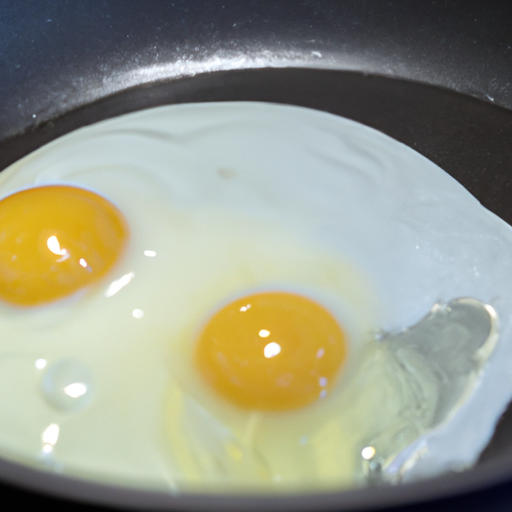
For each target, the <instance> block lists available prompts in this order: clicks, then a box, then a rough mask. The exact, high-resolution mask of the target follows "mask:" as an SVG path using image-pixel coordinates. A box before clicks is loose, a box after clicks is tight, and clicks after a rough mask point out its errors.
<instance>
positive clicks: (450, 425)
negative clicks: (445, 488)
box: [0, 103, 512, 491]
mask: <svg viewBox="0 0 512 512" xmlns="http://www.w3.org/2000/svg"><path fill="white" fill-rule="evenodd" d="M46 185H66V186H71V187H79V188H81V189H83V190H87V191H90V192H93V193H95V194H98V195H99V196H101V197H102V198H103V199H105V200H107V201H108V202H109V204H112V205H113V207H114V208H115V209H116V211H119V212H120V214H121V215H122V218H123V219H124V221H125V222H126V226H127V229H128V232H129V241H128V242H126V244H125V245H123V249H122V254H121V255H120V257H119V258H117V259H116V262H115V264H113V265H112V266H111V267H110V270H109V271H108V272H106V273H105V275H104V277H103V278H102V279H100V280H98V281H97V282H95V283H93V284H91V285H87V287H86V288H85V290H86V291H85V292H83V293H82V292H77V293H76V294H75V295H73V296H72V297H71V298H69V297H68V298H63V299H62V300H60V299H56V300H52V301H51V302H50V303H45V304H44V305H37V304H36V305H35V306H34V307H32V306H31V307H13V305H12V304H9V303H8V302H6V301H3V302H2V301H0V323H1V326H2V333H3V336H2V342H1V344H0V389H9V393H0V455H1V456H3V457H6V458H8V459H11V460H14V461H17V462H21V463H23V464H28V465H31V466H34V467H36V468H40V469H49V470H56V471H59V472H62V473H63V474H68V475H73V476H78V477H80V478H86V479H92V480H99V481H101V482H111V483H115V484H121V485H130V486H136V487H144V488H151V489H160V490H164V491H165V490H167V489H169V488H173V489H176V488H177V489H189V488H193V489H195V490H217V491H224V490H237V489H238V490H240V489H248V488H252V489H257V490H261V491H266V490H270V489H272V490H276V489H277V490H283V491H284V490H286V491H288V490H293V489H300V490H304V489H307V488H312V489H321V488H325V487H329V488H346V487H351V486H354V485H361V484H362V485H365V484H366V483H368V481H369V480H372V479H373V478H374V477H375V475H376V474H377V473H378V472H379V471H381V472H382V471H384V472H388V474H389V475H391V474H392V473H393V471H394V473H393V474H394V475H396V474H400V478H401V479H402V478H403V479H405V480H407V479H413V478H419V477H424V476H431V475H435V474H438V473H440V472H443V471H447V470H449V469H450V468H451V467H452V465H453V463H454V461H455V462H456V463H457V464H458V465H459V467H460V465H461V464H463V465H465V466H468V467H469V466H471V464H473V463H474V462H475V461H476V459H477V458H478V455H479V453H480V451H481V450H482V449H483V447H484V446H485V444H486V443H487V442H488V440H489V439H490V437H491V435H492V432H493V428H494V425H495V423H496V421H497V418H498V417H499V415H500V414H501V412H502V411H503V409H504V407H505V405H506V404H507V402H508V400H509V399H510V397H511V396H512V389H511V387H510V386H507V385H503V383H504V382H512V380H511V377H512V375H510V373H511V372H512V370H510V369H509V368H508V367H507V366H506V365H505V364H504V361H505V360H506V358H505V357H503V356H504V354H506V353H507V351H508V350H510V346H509V344H510V340H511V339H512V336H511V333H510V330H511V321H510V320H509V319H510V318H512V317H511V315H510V304H512V291H511V290H510V289H509V288H510V287H509V286H508V285H507V283H508V282H509V281H510V278H511V277H512V276H511V274H512V269H511V267H510V264H509V261H508V260H507V258H506V257H505V256H503V255H507V254H510V252H511V251H512V231H511V229H510V227H509V226H508V225H506V224H505V223H504V222H502V221H501V220H500V219H498V218H496V217H495V216H494V215H492V214H491V213H489V212H488V211H487V210H485V209H484V208H483V207H482V206H481V205H480V204H479V203H478V202H477V201H476V200H475V199H474V198H473V197H472V196H471V195H470V194H469V193H468V192H467V191H466V190H465V189H464V188H463V187H462V186H460V184H458V183H457V182H455V181H454V180H453V179H452V178H451V177H450V176H448V175H447V174H446V173H444V171H442V170H441V169H439V168H438V167H437V166H436V165H434V164H433V163H432V162H430V161H428V160H426V159H425V158H424V157H422V156H420V155H419V154H417V153H416V152H414V151H413V150H411V149H410V148H408V147H406V146H404V145H402V144H400V143H398V142H397V141H395V140H393V139H391V138H389V137H387V136H385V135H383V134H381V133H379V132H376V131H375V130H372V129H370V128H368V127H365V126H363V125H360V124H358V123H355V122H353V121H349V120H347V119H343V118H340V117H337V116H333V115H330V114H326V113H322V112H318V111H313V110H308V109H304V108H299V107H292V106H280V105H271V104H264V103H219V104H214V103H212V104H194V105H175V106H167V107H159V108H155V109H150V110H147V111H142V112H138V113H134V114H129V115H125V116H122V117H119V118H116V119H112V120H108V121H104V122H101V123H98V124H96V125H92V126H89V127H86V128H82V129H80V130H77V131H76V132H74V133H71V134H69V135H66V136H64V137H62V138H60V139H58V140H56V141H54V142H52V143H50V144H48V145H47V146H45V147H43V148H41V149H39V150H37V151H36V152H34V153H33V154H31V155H29V156H27V157H25V158H24V159H22V160H20V161H19V162H17V163H15V164H13V165H12V166H10V167H9V168H8V169H6V170H5V171H3V172H2V173H0V197H4V198H8V197H11V196H14V192H17V191H20V190H32V189H33V188H34V187H35V188H38V187H45V186H46ZM0 207H1V201H0ZM0 211H1V208H0ZM44 243H45V244H46V245H45V247H44V249H45V251H47V253H48V255H50V256H52V255H53V256H52V257H55V258H57V259H58V258H61V257H65V256H66V254H67V253H66V252H64V251H67V250H68V249H67V246H66V243H65V241H64V238H63V237H59V235H57V234H56V233H48V234H47V236H46V238H45V239H44ZM0 251H1V242H0ZM82 259H83V260H84V262H85V263H84V262H82ZM76 261H77V265H76V269H75V270H77V271H86V268H87V265H88V262H87V258H85V257H81V256H80V257H78V259H77V260H76ZM264 293H277V294H285V295H286V294H290V295H294V296H300V297H304V298H306V299H308V300H311V301H312V302H314V303H315V304H318V305H320V306H321V307H322V308H324V309H325V310H326V311H328V312H329V314H330V315H332V317H333V318H334V319H335V321H336V323H337V324H338V325H339V327H340V329H341V330H342V332H343V336H344V340H345V341H344V343H345V344H346V347H345V348H346V354H345V356H344V357H345V358H344V361H343V364H340V366H339V369H338V370H337V371H335V372H334V373H333V374H332V375H330V374H329V375H327V374H324V373H323V371H321V370H319V372H320V373H318V375H316V374H314V375H315V379H317V380H315V384H314V385H315V386H316V387H315V397H316V398H315V399H313V400H312V401H310V402H308V403H306V404H301V405H300V406H297V407H291V408H287V407H284V408H283V407H280V406H278V407H266V406H262V405H261V404H260V405H257V406H254V405H251V406H249V407H245V406H243V404H242V406H241V405H240V403H234V402H233V400H231V398H230V397H229V396H224V395H223V394H222V392H219V391H218V390H217V389H216V388H215V386H212V385H211V384H210V383H209V382H208V378H205V375H203V374H202V373H201V370H200V368H198V364H197V360H196V356H195V354H196V350H197V347H198V343H199V340H200V337H201V333H202V332H203V331H204V329H205V326H207V325H208V322H209V321H210V320H211V319H212V318H214V316H215V314H216V313H217V312H219V311H222V310H223V308H226V307H228V306H229V304H234V303H236V304H237V307H238V311H239V312H240V314H242V312H245V313H250V308H251V301H250V300H249V301H246V302H247V303H245V302H243V301H242V302H243V303H241V304H238V303H237V302H236V301H238V300H241V299H243V298H244V297H254V296H256V295H258V294H264ZM457 297H474V298H475V299H478V301H477V303H475V305H474V307H475V308H477V309H478V311H479V312H481V313H482V315H484V316H483V317H482V320H481V324H479V325H480V326H481V325H484V324H485V323H486V320H485V318H486V317H485V311H488V310H486V309H485V308H484V309H482V308H481V307H480V305H479V304H484V305H485V304H489V305H490V306H492V311H493V312H495V316H496V318H498V317H499V318H500V338H499V340H498V342H497V343H496V345H495V346H494V345H492V348H493V351H491V350H490V349H489V350H487V351H486V352H485V357H483V356H482V357H480V358H479V359H478V358H477V359H478V365H476V366H475V365H472V364H469V363H468V365H467V367H465V368H462V367H460V365H459V366H458V365H457V364H453V365H450V364H446V365H445V366H443V367H442V369H443V371H444V372H446V373H445V375H448V376H449V379H448V380H450V379H451V380H452V381H453V382H454V383H455V384H454V385H453V386H454V389H455V388H456V393H454V394H453V396H452V395H450V396H452V398H451V399H450V400H451V402H450V400H448V401H447V400H445V399H443V398H442V397H443V396H448V395H446V393H444V392H443V393H441V392H440V389H442V388H440V384H439V381H438V380H436V379H438V374H437V373H436V371H437V370H436V371H434V370H433V368H434V367H435V365H436V364H437V361H436V360H435V358H433V357H432V356H431V355H428V353H427V352H428V350H427V351H424V350H423V348H424V347H425V346H426V345H425V343H424V342H423V341H421V342H419V341H418V340H419V339H420V338H421V340H423V338H422V336H423V334H421V336H419V337H416V338H414V341H411V340H412V338H407V339H408V340H409V341H407V342H406V341H404V338H401V337H400V336H401V335H400V336H399V335H398V334H396V333H397V332H398V333H400V332H402V331H401V329H403V328H405V327H408V326H413V325H414V324H416V323H417V322H418V321H419V320H420V319H422V318H423V317H424V316H425V314H426V313H427V312H429V311H430V310H431V308H432V306H433V305H434V304H441V302H440V301H444V302H445V303H447V304H448V305H449V307H452V306H453V308H452V309H454V311H455V312H458V311H459V310H458V309H457V305H458V304H459V303H451V302H449V301H451V300H452V299H455V298H457ZM480 301H481V302H480ZM450 304H451V305H450ZM490 306H489V307H490ZM243 308H245V309H243ZM459 312H460V311H459ZM443 314H444V313H443ZM457 314H458V313H457ZM461 314H462V313H461ZM278 316H279V315H278ZM469 316H473V315H472V314H470V315H469ZM247 318H249V315H247ZM429 318H430V317H429ZM435 318H436V319H438V318H441V317H437V316H436V317H435ZM443 318H445V317H443ZM450 318H452V317H450ZM457 318H459V317H457ZM493 318H494V317H493ZM436 321H437V320H436ZM450 321H451V320H450ZM443 322H446V319H444V320H442V322H441V324H440V325H441V327H440V328H441V329H444V327H446V325H448V324H446V323H443ZM464 322H466V320H465V321H464ZM293 323H294V322H291V324H292V325H293ZM228 324H229V322H228ZM276 325H278V324H276ZM419 325H420V324H418V326H419ZM421 325H423V327H424V326H425V325H427V324H421ZM430 325H431V324H428V326H430ZM436 325H437V324H436ZM454 325H455V329H459V328H462V329H464V328H465V327H464V326H465V325H466V324H465V323H462V322H460V321H459V320H457V322H455V324H454ZM423 327H421V329H420V330H419V331H418V330H413V329H411V330H409V331H405V332H408V333H410V332H414V333H416V334H417V333H418V332H421V333H423V330H422V329H423ZM491 327H492V328H491ZM491 327H489V329H490V330H491V331H492V332H494V330H493V329H494V327H495V326H494V324H492V326H491ZM279 328H280V327H279V326H278V327H274V325H270V324H269V323H267V320H266V317H265V318H264V320H262V321H261V323H257V324H255V325H254V326H253V327H251V329H252V330H251V332H250V336H252V337H251V338H250V339H251V340H252V342H253V343H255V344H256V345H255V347H256V348H255V352H254V353H255V354H257V358H258V361H260V363H261V364H262V365H271V366H263V367H264V368H277V367H278V365H279V364H280V363H281V362H282V361H283V360H284V359H283V358H284V357H285V356H286V357H287V355H288V354H289V353H290V352H289V351H288V349H287V347H286V344H285V343H284V341H283V340H282V339H281V338H279V337H278V336H277V335H276V334H275V333H277V332H278V329H279ZM276 329H277V330H276ZM428 329H430V327H428V328H427V331H428ZM448 330H450V329H448ZM292 331H293V329H292ZM473 331H478V329H469V330H468V329H466V330H465V331H464V332H465V336H466V339H467V340H468V341H467V346H468V347H470V348H468V352H467V355H468V357H467V359H468V360H469V359H471V358H472V354H473V352H472V351H474V350H476V349H475V347H477V348H478V343H483V346H486V347H487V348H489V347H490V346H491V345H490V344H489V343H488V344H487V345H486V341H485V339H484V338H483V337H481V338H479V339H478V340H476V338H474V337H472V335H470V334H471V333H472V332H473ZM443 332H444V331H443ZM376 333H377V334H378V333H381V334H382V333H394V334H393V336H395V335H396V337H391V338H389V336H388V337H387V338H386V336H381V337H379V335H377V336H376ZM484 334H485V333H484ZM280 336H281V335H280ZM482 336H483V335H482ZM214 338H215V336H214ZM475 340H476V341H475ZM409 342H410V343H409ZM215 343H216V341H215V340H214V344H215ZM450 343H451V341H450ZM327 348H328V347H327V346H326V345H325V346H324V344H321V345H320V346H318V347H315V352H314V357H315V358H317V359H318V361H320V360H322V358H323V357H324V355H325V354H327ZM442 350H444V351H446V354H449V356H447V357H446V358H445V359H446V360H447V361H448V360H450V358H451V357H452V358H453V359H454V360H455V358H457V357H458V356H457V350H456V349H455V348H453V347H452V348H450V347H448V348H446V345H443V347H442ZM482 353H483V352H480V353H479V354H480V355H482ZM225 355H226V354H225V353H224V352H222V354H221V355H220V356H218V357H221V359H222V357H224V356H225ZM215 357H217V356H215ZM237 357H238V356H237ZM240 358H241V359H236V360H235V363H234V364H235V365H246V364H247V365H250V364H251V363H250V358H247V362H246V360H245V359H244V356H243V354H242V355H241V356H240ZM221 363H222V364H221V365H220V367H221V368H225V365H224V363H223V362H222V361H221ZM294 364H295V363H294ZM301 364H302V363H300V362H298V363H297V365H298V367H301V366H300V365H301ZM315 364H316V360H315ZM223 365H224V366H223ZM286 368H288V367H286ZM315 368H316V366H315ZM435 368H437V367H435ZM208 371H209V370H208ZM265 371H266V370H265ZM269 371H270V370H269ZM411 372H412V373H411ZM457 372H458V373H457ZM240 375H242V376H243V375H244V373H243V372H242V373H241V374H240ZM278 377H279V378H278V379H277V380H275V379H274V381H272V382H273V383H271V386H272V385H274V384H275V382H281V383H282V385H283V386H286V385H288V382H291V381H292V380H293V379H294V378H295V377H294V375H293V372H290V371H288V370H287V369H285V370H283V372H282V373H280V374H279V375H278ZM229 378H231V379H234V382H235V383H236V382H238V381H237V379H239V376H238V375H231V377H228V379H229ZM279 379H281V380H279ZM258 385H259V384H258V381H256V387H258ZM265 385H266V384H265ZM308 389H311V388H308ZM271 395H272V387H270V391H268V396H271ZM422 397H423V398H425V400H423V398H422ZM440 397H441V398H440ZM243 400H245V399H243ZM443 400H444V401H443ZM448 402H450V403H448ZM423 403H426V404H428V407H426V408H425V407H422V406H421V404H423ZM418 404H420V405H418ZM476 412H478V414H476ZM408 418H409V419H408ZM475 418H478V419H477V420H476V419H475ZM469 423H471V425H472V428H471V429H467V428H465V427H466V426H467V425H468V424H469ZM420 424H421V425H422V426H421V428H419V429H417V430H414V428H415V427H414V425H415V426H416V427H417V426H418V425H420ZM413 427H414V428H413ZM397 440H399V441H397ZM404 440H406V442H405V444H404ZM468 447H471V448H472V449H468ZM384 456H385V457H387V458H386V459H385V460H384V459H381V457H384ZM393 464H394V465H393Z"/></svg>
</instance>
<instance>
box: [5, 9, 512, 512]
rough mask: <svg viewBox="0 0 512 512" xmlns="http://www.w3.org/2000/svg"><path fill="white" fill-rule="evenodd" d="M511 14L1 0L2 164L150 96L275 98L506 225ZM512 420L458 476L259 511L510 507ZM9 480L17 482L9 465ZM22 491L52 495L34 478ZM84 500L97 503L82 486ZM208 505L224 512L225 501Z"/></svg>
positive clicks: (37, 502)
mask: <svg viewBox="0 0 512 512" xmlns="http://www.w3.org/2000/svg"><path fill="white" fill-rule="evenodd" d="M511 14H512V8H511V7H507V6H505V5H502V4H501V3H500V2H497V1H496V2H486V3H483V2H464V3H463V2H458V1H453V2H429V3H426V2H416V1H410V0H409V1H388V2H385V1H378V0H377V1H363V0H360V1H357V2H356V1H346V2H330V1H324V2H302V1H276V2H255V1H251V2H234V1H231V2H216V1H214V2H207V3H203V2H192V1H189V2H186V1H181V2H154V3H150V4H147V3H143V2H138V1H101V2H100V1H98V2H78V1H74V2H71V1H69V2H67V1H64V0H61V1H41V0H39V1H33V0H29V1H27V0H25V1H24V2H23V3H21V2H14V1H9V0H4V1H3V2H2V3H0V65H1V68H0V69H1V70H2V73H1V75H0V94H1V100H2V101H1V102H0V168H3V167H5V166H6V165H8V164H9V163H11V162H12V161H15V160H16V159H17V158H19V157H21V156H22V155H24V154H26V153H28V152H29V151H31V150H33V149H35V148H36V147H39V146H40V145H42V144H44V143H45V142H47V141H49V140H52V139H54V138H55V137H57V136H59V135H62V134H64V133H67V132H68V131H70V130H72V129H75V128H77V127H79V126H83V125H86V124H90V123H92V122H95V121H98V120H100V119H103V118H106V117H111V116H114V115H119V114H121V113H125V112H129V111H132V110H137V109H141V108H146V107H148V106H155V105H160V104H166V103H177V102H190V101H226V100H231V101H232V100H253V101H272V102H279V103H288V104H296V105H303V106H308V107H312V108H317V109H320V110H325V111H328V112H332V113H336V114H339V115H343V116H346V117H350V118H352V119H355V120H357V121H360V122H363V123H365V124H367V125H369V126H372V127H374V128H377V129H379V130H381V131H383V132H385V133H387V134H388V135H391V136H392V137H394V138H396V139H398V140H400V141H402V142H404V143H406V144H408V145H410V146H411V147H413V148H414V149H416V150H417V151H419V152H420V153H422V154H424V155H425V156H427V157H428V158H430V159H431V160H433V161H434V162H436V163H437V164H438V165H440V166H441V167H442V168H444V169H445V170H446V171H448V172H449V173H450V174H452V175H453V176H454V177H455V178H456V179H458V180H459V181H460V182H461V183H462V184H463V185H464V186H466V187H467V188H468V189H469V190H470V191H471V192H472V193H473V194H474V195H475V196H476V197H477V198H478V199H479V200H480V201H481V202H482V203H483V204H484V206H486V207H487V208H489V209H490V210H491V211H493V212H494V213H496V214H497V215H499V216H501V217H502V218H503V219H505V220H506V221H508V222H509V223H512V202H511V201H510V200H509V196H510V190H511V182H512V172H511V170H512V151H511V149H510V148H511V144H510V141H511V140H512V61H511V57H512V23H510V22H511V21H512V19H511ZM461 93H463V94H461ZM511 423H512V413H511V414H506V415H505V416H504V417H503V418H502V421H501V424H500V427H499V428H498V431H497V434H496V435H495V437H494V439H493V441H492V442H491V444H490V445H489V447H488V448H487V450H486V451H485V452H484V454H483V455H482V460H481V463H480V464H479V467H478V468H477V470H475V471H473V472H470V473H468V474H462V475H455V476H453V477H448V478H442V479H438V480H435V481H428V482H425V483H424V485H420V486H416V487H411V488H409V487H404V488H402V491H403V492H402V493H401V494H400V495H397V494H396V493H395V494H393V493H391V494H390V493H388V494H386V493H381V494H379V493H378V492H377V494H375V493H367V494H359V495H349V496H338V497H335V496H334V497H328V498H323V499H322V500H320V502H315V501H314V498H304V499H302V500H301V501H300V502H299V503H300V504H297V503H295V504H294V503H293V502H284V503H274V502H271V503H270V502H269V503H261V504H260V505H261V506H262V507H265V508H266V509H267V510H272V509H273V508H274V507H279V509H280V510H284V509H288V508H289V509H291V508H293V507H294V506H295V507H298V508H300V509H303V510H320V509H322V510H356V509H361V508H363V509H369V508H377V507H379V508H382V507H384V510H387V511H391V510H397V511H398V510H401V511H402V512H413V511H420V512H423V511H425V512H426V511H430V510H434V509H436V510H439V511H448V510H453V509H454V508H459V507H460V508H461V509H462V508H464V509H466V510H469V511H474V512H477V511H478V512H480V511H484V510H485V511H486V512H501V511H505V510H507V511H509V510H511V509H512V435H511V434H509V432H511V430H510V425H511ZM1 469H2V468H1V467H0V470H1ZM4 471H5V468H4ZM4 474H5V473H4ZM7 478H8V479H10V480H14V481H15V482H17V484H18V485H19V480H17V479H16V475H14V474H13V475H10V476H9V475H8V476H7ZM27 485H28V486H33V487H35V488H37V489H38V490H40V491H41V490H42V491H43V492H44V490H45V488H46V490H48V491H49V492H52V484H51V482H50V483H48V482H46V481H44V479H43V480H42V481H41V480H38V479H37V478H35V479H33V480H32V481H29V482H27ZM91 492H93V491H91ZM0 497H2V498H3V501H4V502H5V503H11V504H12V506H11V510H18V509H21V508H25V507H27V506H35V507H41V506H43V505H49V506H52V507H53V508H54V509H56V510H64V509H67V508H68V507H69V503H68V502H66V501H64V500H61V499H56V498H49V497H43V496H42V495H40V494H34V493H32V491H26V490H20V489H18V488H16V487H11V486H10V485H8V484H5V485H1V486H0ZM81 499H86V500H91V501H93V502H95V501H97V500H98V499H101V497H100V496H99V495H89V496H87V495H86V494H85V495H83V493H82V495H81ZM135 503H136V502H134V504H135ZM176 505H177V506H180V507H182V508H183V509H185V508H186V509H190V508H197V507H199V506H201V503H200V502H197V501H193V500H192V501H186V500H185V501H183V502H181V504H180V503H176ZM203 505H204V503H203ZM218 505H219V507H220V508H219V510H226V509H227V505H229V504H226V503H224V504H221V503H218ZM223 505H224V507H223ZM231 505H232V506H230V508H231V509H233V507H240V508H239V509H244V508H247V507H244V506H243V503H240V502H237V503H232V504H231ZM209 506H211V503H209ZM73 508H74V509H76V510H100V509H101V508H99V507H98V506H95V507H93V506H92V505H77V504H73ZM105 510H106V509H105Z"/></svg>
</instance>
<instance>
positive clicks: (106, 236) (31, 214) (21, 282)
mask: <svg viewBox="0 0 512 512" xmlns="http://www.w3.org/2000/svg"><path fill="white" fill-rule="evenodd" d="M127 238H128V228H127V225H126V221H125V219H124V217H123V215H122V214H121V212H119V210H118V209H117V208H116V207H115V206H113V205H112V204H111V203H109V202H108V201H107V200H106V199H104V198H103V197H101V196H99V195H97V194H95V193H93V192H90V191H88V190H84V189H81V188H77V187H72V186H64V185H51V186H43V187H34V188H30V189H27V190H22V191H20V192H17V193H15V194H12V195H10V196H7V197H6V198H4V199H3V200H2V201H0V298H1V299H3V300H5V301H7V302H10V303H12V304H15V305H19V306H35V305H40V304H44V303H47V302H50V301H54V300H57V299H60V298H63V297H66V296H68V295H70V294H72V293H74V292H76V291H78V290H79V289H81V288H83V287H84V286H87V285H89V284H91V283H93V282H95V281H98V280H99V279H101V278H102V277H103V276H104V275H105V274H106V273H107V272H108V270H109V269H110V268H111V267H112V265H113V264H114V263H115V262H116V261H117V259H118V257H119V255H120V253H121V252H122V250H123V248H124V246H125V244H126V241H127Z"/></svg>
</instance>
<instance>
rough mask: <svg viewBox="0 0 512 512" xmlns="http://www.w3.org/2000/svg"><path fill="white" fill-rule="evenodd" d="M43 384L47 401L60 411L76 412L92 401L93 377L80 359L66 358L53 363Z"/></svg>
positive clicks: (44, 377) (45, 375)
mask: <svg viewBox="0 0 512 512" xmlns="http://www.w3.org/2000/svg"><path fill="white" fill-rule="evenodd" d="M41 384H42V391H43V395H44V397H45V398H46V400H47V402H48V403H49V404H50V405H51V406H52V407H54V408H55V409H58V410H60V411H66V412H74V411H77V410H80V409H83V408H84V407H86V406H87V405H88V404H89V402H90V399H91V387H92V379H91V375H90V373H89V371H88V370H87V368H86V367H85V365H83V364H82V363H81V362H80V361H76V360H74V359H64V360H61V361H58V362H57V363H54V364H52V365H51V366H50V367H49V368H48V369H47V370H46V372H45V374H44V376H43V379H42V383H41Z"/></svg>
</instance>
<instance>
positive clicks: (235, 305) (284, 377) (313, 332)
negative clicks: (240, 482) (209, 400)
mask: <svg viewBox="0 0 512 512" xmlns="http://www.w3.org/2000/svg"><path fill="white" fill-rule="evenodd" d="M346 351H347V348H346V340H345V335H344V333H343V331H342V329H341V328H340V326H339V325H338V323H337V322H336V320H335V319H334V318H333V316H332V315H331V314H330V313H329V312H328V311H327V310H326V309H325V308H323V307H322V306H320V305H319V304H317V303H316V302H314V301H312V300H311V299H308V298H306V297H303V296H300V295H296V294H293V293H288V292H265V293H258V294H254V295H250V296H246V297H244V298H241V299H238V300H235V301H234V302H232V303H230V304H228V305H227V306H225V307H224V308H222V309H221V310H220V311H218V312H217V313H216V314H215V315H214V316H213V317H212V318H211V319H210V321H209V322H208V324H207V325H206V327H205V328H204V330H203V331H202V333H201V335H200V337H199V340H198V343H197V346H196V352H195V360H196V364H197V366H198V368H199V371H200V373H201V374H202V375H203V376H204V378H205V379H206V381H207V382H208V383H209V384H210V386H212V387H213V389H215V390H216V391H217V392H218V393H219V394H220V395H221V396H223V397H224V398H226V399H228V400H229V401H231V402H232V403H234V404H236V405H238V406H239V407H242V408H244V409H256V410H266V411H283V410H288V409H295V408H298V407H302V406H305V405H307V404H309V403H311V402H313V401H314V400H316V399H318V398H320V397H325V396H327V394H328V393H329V391H330V388H331V387H332V385H333V383H334V381H335V380H336V377H337V374H338V372H339V370H340V368H341V366H342V364H343V362H344V360H345V357H346Z"/></svg>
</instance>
